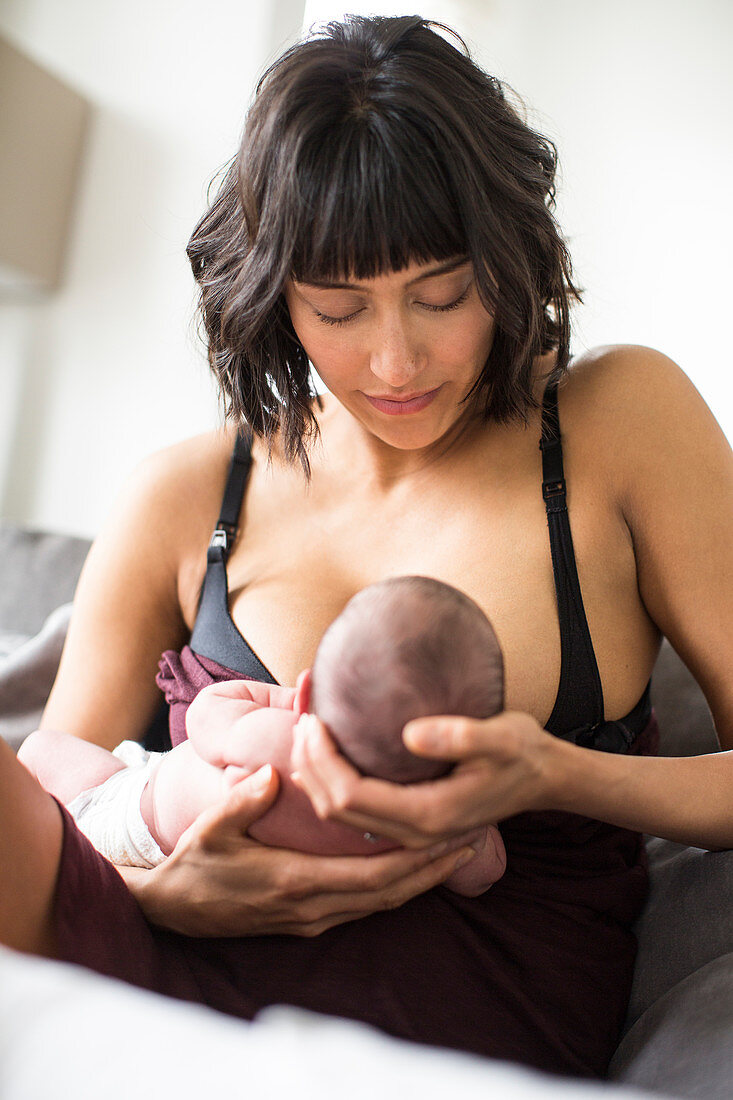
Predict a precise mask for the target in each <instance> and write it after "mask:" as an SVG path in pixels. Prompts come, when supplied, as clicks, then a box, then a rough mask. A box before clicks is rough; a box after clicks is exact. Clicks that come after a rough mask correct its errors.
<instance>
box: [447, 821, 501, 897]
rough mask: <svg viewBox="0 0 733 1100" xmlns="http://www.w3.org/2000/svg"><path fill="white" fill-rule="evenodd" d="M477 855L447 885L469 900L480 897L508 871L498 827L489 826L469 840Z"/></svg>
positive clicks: (453, 875) (451, 877) (452, 876)
mask: <svg viewBox="0 0 733 1100" xmlns="http://www.w3.org/2000/svg"><path fill="white" fill-rule="evenodd" d="M467 843H469V844H470V845H471V846H472V847H473V848H475V849H476V850H477V855H476V856H474V858H473V859H472V860H471V862H470V863H467V864H466V866H465V867H461V868H460V870H458V871H454V872H453V874H452V875H451V876H450V878H448V879H446V881H445V885H446V886H447V887H449V889H451V890H453V891H454V892H455V893H456V894H463V895H464V897H467V898H475V897H478V895H479V894H483V893H484V891H486V890H488V888H489V887H490V886H493V884H494V883H495V882H496V881H497V880H498V879H500V878H501V876H502V875H503V874H504V871H505V870H506V849H505V847H504V841H503V840H502V839H501V833H500V832H499V830H498V829H497V827H496V825H487V826H486V828H485V829H482V830H481V831H480V832H479V833H478V834H477V835H476V836H475V837H474V838H472V839H468V840H467Z"/></svg>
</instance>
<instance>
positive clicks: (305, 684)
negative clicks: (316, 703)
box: [293, 668, 311, 718]
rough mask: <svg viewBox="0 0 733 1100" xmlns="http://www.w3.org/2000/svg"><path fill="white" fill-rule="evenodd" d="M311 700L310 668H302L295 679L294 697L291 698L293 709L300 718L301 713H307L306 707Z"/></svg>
mask: <svg viewBox="0 0 733 1100" xmlns="http://www.w3.org/2000/svg"><path fill="white" fill-rule="evenodd" d="M310 701H311V670H310V669H309V668H304V669H303V671H302V672H301V673H300V675H299V676H298V679H297V680H296V681H295V698H294V699H293V710H294V711H295V713H296V714H297V716H298V718H300V716H301V714H307V713H308V707H309V706H310Z"/></svg>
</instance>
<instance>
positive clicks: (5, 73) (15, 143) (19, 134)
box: [0, 36, 89, 293]
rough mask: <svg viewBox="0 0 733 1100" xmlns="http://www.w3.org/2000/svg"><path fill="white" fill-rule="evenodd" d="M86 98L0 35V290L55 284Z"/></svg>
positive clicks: (80, 146) (76, 170)
mask: <svg viewBox="0 0 733 1100" xmlns="http://www.w3.org/2000/svg"><path fill="white" fill-rule="evenodd" d="M88 116H89V105H88V103H87V101H86V100H85V99H84V98H83V97H82V96H80V95H79V94H78V92H75V91H74V90H73V89H71V88H69V87H68V85H66V84H64V83H63V81H61V80H59V79H58V78H57V77H55V76H53V75H52V74H51V73H49V72H47V71H46V70H45V69H44V68H43V67H42V66H41V65H38V64H37V63H36V62H35V61H32V60H31V59H30V58H28V57H26V56H25V54H23V53H21V52H20V50H18V49H16V47H15V46H13V45H11V43H9V42H8V41H7V39H4V38H2V37H1V36H0V290H2V291H10V292H12V293H15V292H18V291H21V292H22V291H23V290H26V289H30V290H39V289H40V290H44V289H53V288H54V287H56V286H57V285H58V283H59V280H60V276H61V271H62V267H63V259H64V251H65V245H66V241H67V238H68V232H69V223H70V219H71V213H72V209H73V204H74V193H75V191H76V186H77V179H78V175H79V164H80V161H81V155H82V149H83V143H84V133H85V129H86V125H87V120H88Z"/></svg>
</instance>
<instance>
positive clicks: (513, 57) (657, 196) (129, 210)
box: [0, 0, 733, 534]
mask: <svg viewBox="0 0 733 1100" xmlns="http://www.w3.org/2000/svg"><path fill="white" fill-rule="evenodd" d="M302 7H303V0H270V3H269V4H266V3H262V4H259V5H250V4H248V3H247V2H246V0H209V2H208V3H206V4H203V3H199V2H195V0H177V2H174V0H127V2H126V3H125V4H112V3H105V2H104V0H65V2H64V3H58V2H57V0H4V3H3V5H2V6H0V32H2V33H5V34H6V35H7V37H8V38H10V39H11V40H12V41H13V42H14V43H15V44H16V45H18V46H19V47H20V48H21V49H24V50H25V51H26V52H27V53H28V54H29V55H30V56H32V57H34V58H35V59H37V60H38V61H40V62H41V63H44V64H46V65H47V66H48V67H49V68H51V69H52V70H53V71H54V72H56V73H57V74H58V75H59V76H61V77H62V78H64V79H66V80H67V81H68V82H70V83H72V84H73V85H74V86H76V87H77V88H78V89H79V90H80V91H82V92H83V93H85V94H86V95H87V96H88V97H89V98H90V99H91V100H92V102H93V105H94V122H93V127H92V132H91V135H90V141H89V147H88V152H87V159H86V164H85V170H84V176H83V181H82V188H81V194H80V196H79V203H78V207H77V216H76V223H75V232H74V235H73V239H72V246H71V249H70V253H69V263H68V266H67V272H66V278H65V281H64V284H63V286H62V288H61V290H60V291H58V292H56V293H55V294H54V295H53V296H50V297H48V298H46V299H45V300H42V301H40V302H33V301H30V300H26V301H24V302H19V303H11V302H7V301H5V302H2V301H0V513H1V514H3V515H5V516H7V517H10V518H12V519H16V520H19V521H24V522H28V523H31V524H35V525H38V526H44V527H52V528H56V529H60V530H65V531H72V532H78V533H83V534H91V533H93V532H94V531H95V530H97V529H98V527H99V525H100V523H101V522H102V519H103V517H104V514H105V512H106V510H107V508H108V506H109V502H110V500H111V498H112V497H113V496H114V494H115V492H116V491H117V489H118V488H119V485H120V483H121V481H122V479H123V477H124V476H125V474H126V472H127V471H128V470H129V469H130V467H131V466H132V465H133V464H134V462H135V461H137V459H138V458H140V457H141V456H142V455H144V454H146V453H148V452H149V451H151V450H154V449H156V448H157V447H160V446H163V445H165V444H166V443H168V442H171V441H173V440H175V439H179V438H183V437H185V436H186V435H190V434H192V433H194V432H197V431H201V430H206V429H207V428H208V427H210V426H211V425H212V424H214V423H216V422H218V410H217V406H216V399H215V396H214V394H213V390H212V387H211V385H210V383H209V382H208V377H207V372H206V366H205V363H204V361H203V355H202V352H201V350H200V348H199V347H198V345H197V343H196V340H195V338H194V336H193V333H192V327H191V317H192V307H193V303H194V297H195V296H194V288H193V280H192V278H191V276H190V273H189V270H188V267H187V263H186V260H185V255H184V247H185V243H186V240H187V238H188V235H189V233H190V231H191V229H192V227H193V225H194V223H195V221H196V219H197V218H198V216H199V214H200V213H201V212H202V210H203V208H204V193H205V187H206V183H207V181H208V179H209V178H210V176H211V175H212V173H213V171H214V170H215V169H216V168H217V167H218V166H219V165H221V164H222V163H224V161H225V160H226V159H228V157H229V156H230V154H231V153H232V152H233V151H234V149H235V146H236V140H237V136H238V134H239V131H240V128H241V124H242V120H243V117H244V111H245V107H246V104H247V102H248V100H249V97H250V93H251V90H252V87H253V84H254V81H255V78H256V76H257V74H258V73H259V72H260V71H261V69H262V68H263V67H264V65H265V63H266V61H267V60H268V59H270V58H272V57H273V56H275V54H276V53H278V52H279V50H280V49H281V48H282V47H283V46H284V45H285V44H286V42H287V41H288V40H289V39H290V38H291V37H292V36H293V35H294V34H295V33H297V31H298V29H299V25H300V20H301V16H302ZM305 7H306V11H305V23H306V25H308V24H310V23H311V22H313V21H314V20H318V19H321V18H328V17H333V16H335V15H338V14H340V13H341V12H342V11H343V10H344V7H343V0H342V4H338V3H331V0H307V3H306V5H305ZM346 7H347V8H348V10H351V11H359V10H361V11H379V10H381V11H383V12H388V13H391V14H394V13H395V12H399V11H400V10H403V11H404V10H410V11H412V10H414V8H418V9H419V10H421V11H422V12H423V13H424V14H426V15H429V16H432V17H433V18H438V19H441V20H442V21H444V22H448V23H451V24H453V25H455V26H456V28H457V29H459V30H460V31H462V32H463V33H464V34H465V35H466V36H467V38H468V39H469V42H470V44H471V46H472V48H473V49H474V50H475V53H476V56H477V58H478V60H479V61H480V62H481V63H482V64H484V65H485V66H486V67H487V68H489V69H490V70H491V71H494V72H495V73H496V74H497V75H498V76H501V77H503V78H504V79H507V80H508V81H509V82H510V83H511V84H513V85H514V86H515V87H516V89H517V90H518V91H519V92H520V93H521V94H522V95H523V97H524V98H525V99H526V100H527V101H528V102H529V104H530V106H531V107H532V112H531V118H532V119H533V120H535V121H537V123H538V124H539V126H540V127H541V128H543V129H545V130H546V131H547V132H548V133H549V134H550V136H552V137H554V138H555V139H556V140H557V143H558V146H559V149H560V154H561V163H562V166H563V184H562V188H561V193H560V201H559V214H560V219H561V221H562V223H563V225H564V227H565V229H566V232H567V234H568V236H569V238H570V243H571V246H572V249H573V253H574V257H575V262H576V272H577V276H578V279H579V281H580V282H581V283H582V284H583V285H584V286H585V287H586V288H587V304H586V306H585V307H583V308H582V310H581V312H580V313H579V315H578V321H579V324H578V337H577V340H576V344H577V346H578V347H580V346H582V345H583V344H584V343H586V344H595V343H606V342H638V343H644V344H651V345H653V346H657V347H659V348H661V349H662V350H664V351H666V352H667V353H668V354H670V355H672V356H673V357H674V358H676V359H677V360H678V361H679V362H680V363H681V364H682V366H683V367H684V368H685V370H687V372H688V373H689V374H690V375H691V377H692V378H693V380H694V381H695V382H696V384H697V385H698V387H699V388H700V390H701V391H702V393H703V394H704V396H705V397H706V399H707V400H708V402H709V404H710V405H711V407H712V408H713V410H714V411H715V412H716V415H717V416H718V418H719V419H720V421H721V423H722V424H723V426H724V428H725V430H726V431H727V433H728V436H729V438H732V439H733V400H732V396H733V395H732V394H731V385H730V382H729V374H730V369H731V365H730V352H729V350H728V341H727V318H728V314H729V313H730V305H729V300H728V299H729V295H730V292H731V277H730V265H729V257H730V256H731V255H733V226H732V222H731V203H730V194H731V187H730V180H731V178H733V135H732V132H731V126H730V121H729V119H730V116H731V108H732V107H733V75H732V74H733V66H731V65H730V63H729V55H730V46H731V42H732V41H733V4H730V3H728V0H697V3H695V4H690V3H687V2H685V0H614V3H613V4H612V3H610V2H605V3H601V2H599V3H588V2H587V0H553V2H552V3H547V0H421V2H420V3H416V4H414V5H413V4H412V3H409V4H408V5H406V6H404V7H403V6H401V5H400V4H385V3H384V0H372V2H370V3H361V2H360V0H352V2H349V0H346Z"/></svg>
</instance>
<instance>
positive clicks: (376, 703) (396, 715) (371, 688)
mask: <svg viewBox="0 0 733 1100" xmlns="http://www.w3.org/2000/svg"><path fill="white" fill-rule="evenodd" d="M503 697H504V676H503V662H502V655H501V649H500V648H499V643H498V641H497V638H496V635H495V634H494V631H493V628H492V626H491V624H490V622H489V621H488V619H487V618H486V616H485V615H484V613H483V611H481V609H480V607H479V606H478V605H477V604H475V603H474V601H473V600H471V599H469V597H468V596H466V595H464V594H463V593H462V592H459V591H458V589H456V588H453V587H451V586H450V585H448V584H443V583H442V582H441V581H437V580H434V579H432V578H431V577H394V578H390V579H389V580H386V581H380V582H379V583H377V584H372V585H369V587H368V588H364V589H362V591H361V592H358V593H357V594H356V596H354V598H353V599H352V600H350V601H349V603H348V604H347V605H346V607H345V608H344V610H343V612H342V613H341V614H340V615H339V616H338V618H337V619H335V620H334V622H333V623H332V624H331V626H330V627H329V628H328V630H327V631H326V633H325V634H324V636H323V638H322V640H321V644H320V645H319V647H318V652H317V653H316V657H315V660H314V662H313V670H312V677H311V693H310V708H309V709H310V710H311V711H313V713H314V714H317V715H318V717H319V718H320V719H321V721H322V722H324V723H325V724H326V725H327V726H328V728H329V730H330V732H331V735H332V736H333V738H334V740H335V742H336V744H337V745H338V746H339V748H340V749H341V751H342V752H343V754H344V755H345V756H346V757H348V759H349V760H350V761H351V762H352V763H353V764H354V765H355V766H356V767H357V768H358V769H359V771H361V772H362V773H364V774H366V775H375V776H379V777H380V778H383V779H391V780H393V781H397V782H402V783H407V782H414V781H416V780H419V779H432V778H435V777H436V776H438V775H442V774H444V773H445V772H446V771H447V770H448V769H449V767H450V765H449V764H446V763H444V762H442V761H435V760H425V759H422V758H420V757H417V756H414V755H413V754H412V753H411V752H410V751H409V750H408V749H407V748H406V746H405V745H404V743H403V741H402V730H403V727H404V726H405V725H406V723H407V722H409V721H410V719H412V718H421V717H424V716H426V715H432V714H461V715H465V716H467V717H469V718H489V717H491V715H492V714H496V713H497V711H499V710H501V709H502V706H503Z"/></svg>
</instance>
